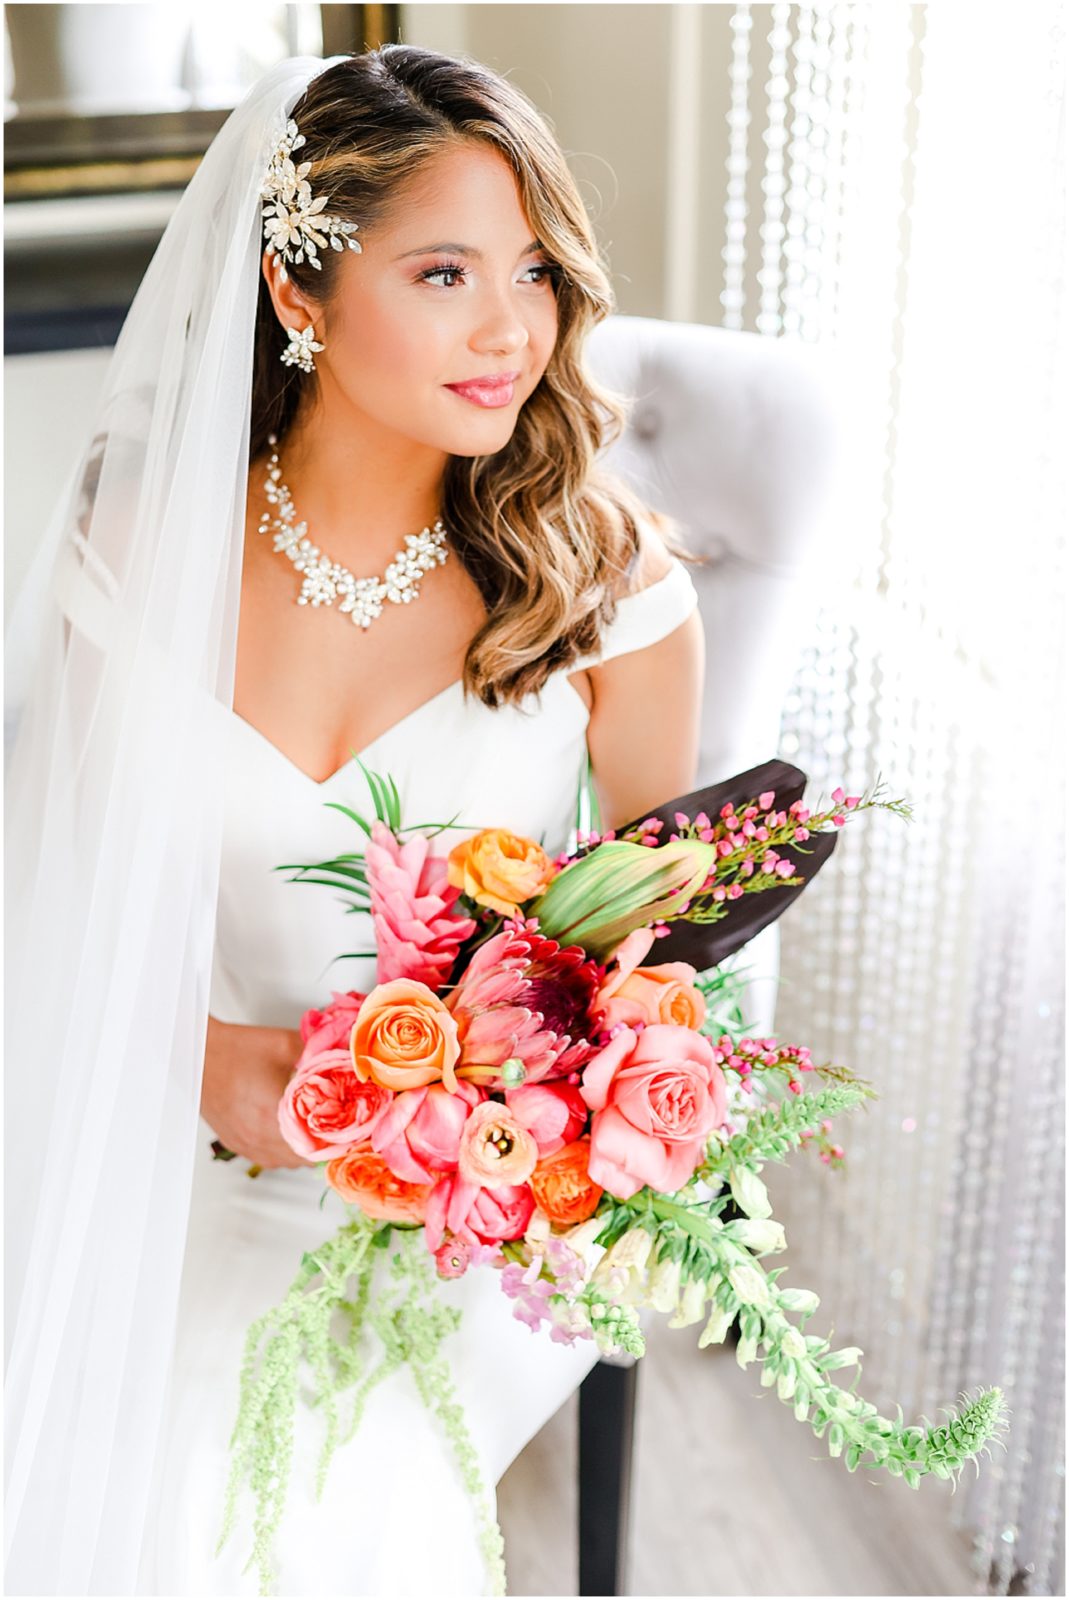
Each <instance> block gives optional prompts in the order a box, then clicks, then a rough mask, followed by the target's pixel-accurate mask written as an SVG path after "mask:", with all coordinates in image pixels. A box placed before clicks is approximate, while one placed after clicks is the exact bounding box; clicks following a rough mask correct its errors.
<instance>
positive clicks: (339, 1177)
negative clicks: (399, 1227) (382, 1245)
mask: <svg viewBox="0 0 1069 1600" xmlns="http://www.w3.org/2000/svg"><path fill="white" fill-rule="evenodd" d="M327 1182H328V1183H329V1184H330V1186H331V1188H332V1189H336V1190H337V1192H338V1194H340V1195H341V1197H342V1199H343V1200H346V1201H348V1202H349V1204H350V1205H354V1206H359V1207H360V1209H361V1211H363V1212H364V1214H365V1215H366V1216H369V1217H373V1218H375V1220H376V1221H378V1222H422V1221H423V1218H424V1214H425V1212H426V1208H427V1200H428V1198H429V1196H430V1192H431V1190H430V1185H429V1184H424V1183H406V1182H405V1180H404V1179H403V1178H398V1177H396V1176H395V1175H394V1173H392V1172H391V1171H390V1169H389V1167H388V1166H387V1165H386V1163H385V1161H384V1160H383V1159H382V1157H381V1156H380V1155H379V1154H378V1153H377V1152H376V1151H374V1150H371V1149H369V1148H368V1147H367V1146H366V1145H361V1146H358V1147H357V1149H355V1150H347V1151H346V1153H345V1154H344V1155H343V1156H336V1157H335V1158H334V1160H333V1161H328V1162H327Z"/></svg>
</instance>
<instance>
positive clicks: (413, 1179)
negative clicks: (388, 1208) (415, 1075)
mask: <svg viewBox="0 0 1069 1600" xmlns="http://www.w3.org/2000/svg"><path fill="white" fill-rule="evenodd" d="M481 1099H482V1093H481V1091H480V1090H478V1089H477V1088H476V1087H475V1085H474V1084H472V1083H458V1084H457V1086H456V1090H455V1092H453V1093H450V1091H449V1090H448V1089H447V1088H446V1087H445V1085H444V1084H441V1083H431V1084H428V1085H426V1086H425V1087H424V1088H420V1089H403V1090H402V1091H401V1093H400V1094H395V1095H392V1096H391V1103H390V1105H389V1106H388V1107H387V1108H386V1111H385V1112H384V1113H383V1115H382V1116H381V1117H380V1118H379V1120H378V1122H377V1123H376V1125H375V1128H374V1130H373V1132H372V1135H371V1143H372V1147H373V1148H374V1149H375V1150H377V1151H378V1153H379V1155H380V1156H381V1157H382V1159H383V1160H384V1161H385V1162H386V1165H387V1166H388V1167H389V1168H390V1171H391V1172H393V1173H394V1174H395V1175H396V1176H397V1177H398V1178H403V1179H404V1180H405V1181H406V1182H407V1183H433V1182H434V1181H435V1179H436V1178H438V1177H439V1176H440V1175H441V1174H442V1173H443V1172H455V1171H456V1165H457V1151H458V1150H459V1148H460V1136H461V1134H462V1133H463V1131H464V1124H465V1122H467V1120H468V1118H469V1117H470V1115H471V1113H472V1110H473V1108H474V1107H475V1106H477V1105H478V1104H479V1101H480V1100H481Z"/></svg>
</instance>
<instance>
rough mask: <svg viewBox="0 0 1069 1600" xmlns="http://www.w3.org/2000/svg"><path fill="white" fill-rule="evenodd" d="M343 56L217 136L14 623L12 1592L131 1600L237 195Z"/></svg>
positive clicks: (237, 269)
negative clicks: (24, 664) (307, 94)
mask: <svg viewBox="0 0 1069 1600" xmlns="http://www.w3.org/2000/svg"><path fill="white" fill-rule="evenodd" d="M341 59H343V58H342V57H335V58H333V59H332V60H330V61H323V60H320V59H317V58H313V57H300V58H296V59H293V60H289V61H285V62H282V63H281V64H280V65H278V66H277V67H275V68H274V69H273V70H272V71H271V72H269V73H268V74H267V75H266V76H265V77H264V78H263V79H261V81H260V82H259V83H258V84H257V85H256V86H255V88H254V89H252V90H251V91H250V93H249V94H248V95H247V97H246V98H245V100H244V101H243V102H242V103H241V105H240V106H238V108H237V109H236V110H235V111H234V112H233V114H232V115H231V116H230V117H229V118H228V120H227V122H226V123H225V125H224V126H223V128H222V129H221V131H220V132H219V134H218V135H217V137H216V138H215V140H214V142H213V143H212V145H211V147H210V149H209V150H208V152H207V154H206V155H205V157H204V160H203V162H202V163H201V165H200V167H199V168H198V170H197V172H196V174H195V176H194V178H193V179H192V181H191V182H190V184H189V186H188V188H187V189H186V190H185V192H184V193H183V195H182V197H181V200H180V201H179V204H178V206H177V208H176V210H175V212H174V215H173V217H172V219H171V221H170V223H169V224H168V227H167V230H166V232H165V233H164V235H163V238H162V240H161V242H160V245H159V247H158V249H157V251H156V253H155V255H154V257H153V259H152V262H151V264H150V266H149V268H148V271H147V273H146V275H145V278H144V281H143V283H142V284H141V287H140V288H139V290H138V293H137V296H136V299H135V300H134V303H133V305H132V307H131V310H130V313H129V315H128V317H127V319H126V322H125V324H124V326H123V329H122V332H121V334H120V336H119V340H118V343H117V344H116V347H115V352H114V355H113V358H112V360H111V362H110V365H109V367H108V372H107V378H106V381H105V384H104V391H103V395H102V398H101V401H100V405H99V409H98V412H97V414H96V416H95V418H94V419H90V420H88V421H87V427H86V432H87V438H88V439H89V440H90V442H89V443H88V444H87V448H86V450H85V452H84V454H83V457H82V459H81V461H80V462H79V463H78V465H77V468H76V470H75V471H74V472H73V474H72V475H71V478H70V480H69V482H68V483H67V484H66V486H65V487H64V488H63V491H62V494H61V496H60V500H59V504H58V506H57V508H56V511H55V513H54V515H53V517H52V519H51V522H50V523H49V526H48V528H47V531H46V533H45V536H44V538H43V541H42V543H41V546H40V548H39V550H38V552H37V554H36V558H35V561H34V564H33V567H32V569H31V572H30V575H29V578H28V580H27V582H26V584H25V585H24V587H23V590H22V591H21V593H20V597H19V600H18V603H17V606H16V610H15V614H14V616H13V619H12V622H11V626H10V628H9V639H10V641H11V644H12V650H13V651H14V650H15V648H16V647H17V649H18V653H19V658H20V660H19V663H16V664H14V667H13V668H11V667H9V685H10V687H11V689H12V692H13V693H14V695H15V697H16V699H17V700H18V702H19V704H18V706H17V711H18V725H17V731H16V735H15V741H14V747H13V750H12V752H11V754H10V756H9V760H8V771H7V782H6V805H7V837H6V879H7V903H6V945H5V950H6V969H5V971H6V980H5V981H6V1046H7V1098H6V1130H7V1152H6V1173H7V1176H6V1215H7V1241H6V1243H7V1267H6V1272H7V1280H6V1288H7V1307H8V1321H7V1369H6V1379H5V1398H6V1405H7V1438H6V1450H7V1482H6V1502H5V1512H6V1516H5V1522H6V1535H5V1536H6V1563H7V1565H6V1586H7V1592H8V1593H9V1594H15V1593H18V1594H85V1595H89V1594H132V1593H134V1592H135V1590H134V1585H135V1574H136V1571H137V1564H138V1557H139V1552H140V1547H141V1539H142V1534H143V1531H144V1525H145V1518H146V1512H147V1499H148V1491H149V1485H150V1482H151V1478H152V1469H153V1462H154V1459H155V1453H156V1448H157V1444H158V1438H159V1433H160V1426H161V1420H162V1417H163V1406H164V1399H165V1395H166V1386H167V1380H168V1371H169V1365H170V1360H171V1355H172V1343H173V1336H174V1326H175V1312H176V1304H177V1298H178V1289H179V1280H180V1275H181V1268H182V1259H183V1251H184V1246H185V1235H186V1225H187V1218H188V1211H189V1196H190V1186H191V1173H192V1159H193V1149H194V1140H195V1138H196V1136H197V1117H198V1105H199V1099H200V1079H201V1071H202V1066H203V1052H204V1043H205V1036H206V1030H207V1017H208V993H209V980H210V974H211V967H212V956H213V942H214V941H213V935H214V922H215V908H216V897H217V892H218V879H219V860H220V845H221V823H222V812H221V783H220V768H219V759H220V758H219V753H218V750H217V748H216V745H215V743H214V742H213V741H214V739H215V738H217V736H218V731H219V727H220V725H221V721H222V719H220V718H218V717H214V718H213V717H209V716H208V715H207V707H208V702H209V700H210V698H211V697H216V698H218V699H221V700H223V701H225V703H227V704H229V703H230V700H231V697H232V689H233V672H234V656H235V645H236V639H237V621H238V604H239V594H240V576H241V560H242V548H243V536H244V519H245V495H246V482H247V471H248V447H249V414H250V401H251V388H252V354H253V330H254V323H255V313H256V303H257V292H258V282H259V272H260V260H261V254H262V249H263V236H262V222H261V201H260V186H261V184H262V182H263V179H264V175H265V172H266V169H267V164H268V161H269V159H270V155H271V151H272V149H273V148H274V146H275V145H276V144H277V142H278V140H279V138H280V137H281V134H282V131H283V127H284V122H285V118H286V117H287V116H288V115H289V114H290V113H291V112H292V110H293V108H294V106H295V105H296V103H297V101H298V100H299V99H300V97H301V95H302V94H303V92H304V90H305V88H306V87H307V85H308V83H309V82H310V81H311V80H312V79H313V78H314V77H316V76H317V75H318V74H319V73H320V72H322V71H324V70H325V69H326V68H327V67H328V66H331V65H333V64H334V61H335V60H341ZM77 270H78V265H77V261H76V260H73V259H72V261H71V272H72V273H75V272H77ZM10 468H11V470H14V471H30V470H32V463H29V462H19V463H11V464H10ZM28 644H29V645H32V653H31V654H30V656H29V659H30V661H31V666H30V669H29V671H28V673H25V674H24V673H22V672H21V670H19V668H20V665H21V661H22V659H23V658H24V656H25V654H26V651H27V646H28ZM24 678H25V683H24V682H23V679H24Z"/></svg>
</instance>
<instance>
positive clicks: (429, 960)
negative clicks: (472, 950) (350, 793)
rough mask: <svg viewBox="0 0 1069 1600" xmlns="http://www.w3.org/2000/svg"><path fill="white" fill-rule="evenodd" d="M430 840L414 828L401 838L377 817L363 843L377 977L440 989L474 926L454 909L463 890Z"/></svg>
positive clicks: (467, 918)
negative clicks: (402, 840)
mask: <svg viewBox="0 0 1069 1600" xmlns="http://www.w3.org/2000/svg"><path fill="white" fill-rule="evenodd" d="M429 851H430V840H429V839H428V838H427V837H426V836H425V835H424V834H420V833H417V834H413V836H412V838H411V839H408V840H406V841H405V843H404V844H401V843H400V842H399V840H398V839H397V837H396V836H395V834H394V833H393V832H392V830H391V829H390V828H388V827H387V826H386V824H385V823H384V822H380V821H379V820H378V818H376V819H375V821H374V822H373V823H372V824H371V837H370V838H369V839H368V841H367V844H366V845H365V846H364V862H365V865H366V868H367V881H368V889H369V892H370V897H371V919H372V922H373V923H374V925H375V943H376V948H377V951H378V968H377V972H378V981H379V983H388V982H389V981H390V979H391V978H415V979H416V980H418V982H420V983H425V984H426V985H427V986H428V988H430V989H438V988H440V987H441V985H442V984H443V983H445V981H446V980H447V978H448V977H449V974H450V972H451V971H452V968H453V963H454V962H455V960H456V956H457V950H458V949H459V947H460V946H461V945H462V944H463V943H464V940H465V939H467V938H468V936H469V935H470V934H472V933H474V931H475V927H476V924H475V923H474V922H473V921H472V920H471V918H470V917H459V916H454V915H453V906H454V904H455V903H456V901H457V899H458V898H459V895H460V890H459V889H457V888H454V887H452V886H451V885H450V883H449V880H448V876H447V870H448V869H447V864H446V862H445V861H444V860H443V859H440V858H439V857H437V856H431V855H430V854H429Z"/></svg>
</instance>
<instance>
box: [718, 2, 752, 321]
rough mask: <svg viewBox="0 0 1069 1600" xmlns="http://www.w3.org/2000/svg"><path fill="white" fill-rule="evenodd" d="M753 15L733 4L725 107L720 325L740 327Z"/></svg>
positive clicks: (743, 292) (744, 274)
mask: <svg viewBox="0 0 1069 1600" xmlns="http://www.w3.org/2000/svg"><path fill="white" fill-rule="evenodd" d="M752 28H753V18H752V17H751V15H750V8H749V6H748V5H740V6H736V7H735V9H734V11H733V12H732V15H731V66H730V69H729V71H730V85H731V87H730V96H731V105H730V109H729V111H728V128H729V130H730V132H729V135H728V156H727V175H728V182H727V200H726V203H725V206H724V241H725V242H724V248H723V250H722V251H721V253H720V254H721V259H722V260H723V263H724V287H723V289H722V290H721V292H720V304H721V305H722V306H723V308H724V314H723V316H722V317H721V319H720V321H721V326H722V327H725V328H735V329H740V328H741V327H742V314H743V309H744V307H745V304H746V216H747V210H748V207H747V202H746V176H747V173H748V172H749V168H750V157H749V150H748V148H747V142H748V139H749V130H750V75H751V68H750V33H751V30H752Z"/></svg>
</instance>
